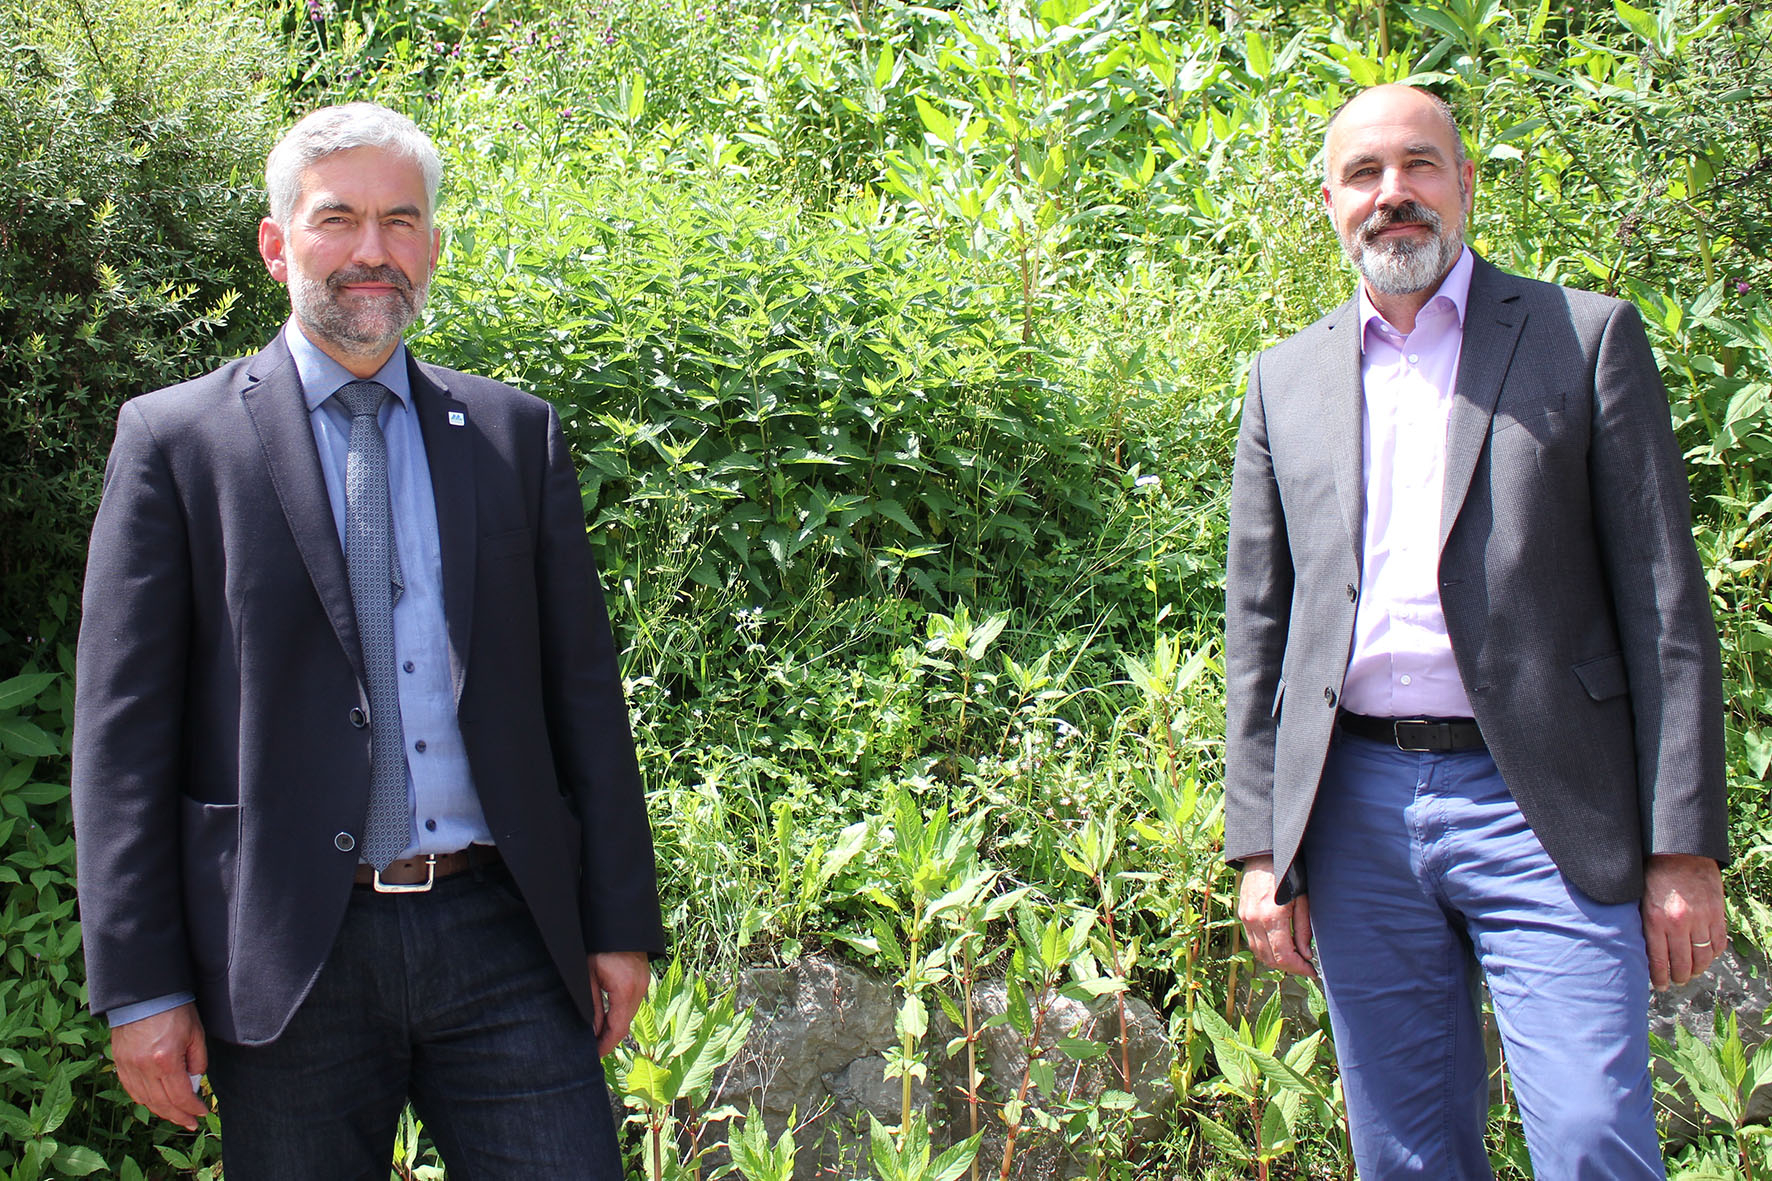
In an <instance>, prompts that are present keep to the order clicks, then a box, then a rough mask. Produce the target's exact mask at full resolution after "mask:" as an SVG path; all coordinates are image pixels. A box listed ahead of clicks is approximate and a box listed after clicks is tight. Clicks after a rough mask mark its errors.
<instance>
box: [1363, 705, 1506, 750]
mask: <svg viewBox="0 0 1772 1181" xmlns="http://www.w3.org/2000/svg"><path fill="white" fill-rule="evenodd" d="M1336 724H1337V725H1339V726H1340V727H1341V728H1342V729H1343V730H1346V731H1347V732H1348V733H1349V734H1352V735H1354V736H1356V737H1358V738H1368V739H1371V740H1372V741H1373V742H1383V743H1386V744H1388V745H1391V746H1395V747H1396V748H1397V749H1398V750H1407V751H1414V752H1440V751H1453V750H1486V749H1488V743H1486V742H1484V741H1483V732H1482V731H1481V730H1479V729H1477V723H1476V722H1475V721H1473V720H1472V719H1470V718H1369V717H1367V716H1366V715H1365V714H1350V713H1347V712H1345V711H1344V712H1343V713H1342V714H1341V715H1340V716H1339V717H1338V718H1337V719H1336Z"/></svg>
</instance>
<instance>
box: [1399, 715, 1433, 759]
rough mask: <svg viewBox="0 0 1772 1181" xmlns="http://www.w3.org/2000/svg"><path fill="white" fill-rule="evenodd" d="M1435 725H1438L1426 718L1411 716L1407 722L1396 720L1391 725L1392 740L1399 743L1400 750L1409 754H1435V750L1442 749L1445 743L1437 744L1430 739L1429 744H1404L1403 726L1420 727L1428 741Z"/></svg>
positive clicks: (1423, 737)
mask: <svg viewBox="0 0 1772 1181" xmlns="http://www.w3.org/2000/svg"><path fill="white" fill-rule="evenodd" d="M1435 725H1436V723H1434V722H1430V721H1428V720H1427V719H1426V718H1411V719H1409V720H1408V721H1406V722H1394V723H1392V725H1391V741H1393V742H1395V743H1396V744H1397V749H1398V750H1400V751H1403V752H1405V753H1407V754H1412V755H1421V754H1433V753H1434V752H1435V751H1437V750H1440V749H1441V748H1442V747H1443V746H1444V745H1445V744H1444V743H1442V744H1441V745H1440V746H1435V745H1433V744H1432V742H1431V741H1430V742H1429V744H1428V745H1427V746H1404V745H1403V727H1404V726H1409V727H1411V728H1415V727H1419V732H1420V736H1421V739H1422V740H1424V741H1427V740H1428V735H1429V734H1432V733H1433V730H1434V726H1435Z"/></svg>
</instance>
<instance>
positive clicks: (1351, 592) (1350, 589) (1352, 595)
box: [1347, 582, 1360, 603]
mask: <svg viewBox="0 0 1772 1181" xmlns="http://www.w3.org/2000/svg"><path fill="white" fill-rule="evenodd" d="M1359 597H1360V592H1359V589H1358V588H1356V587H1355V586H1354V584H1353V583H1351V582H1350V583H1348V584H1347V601H1348V602H1350V603H1351V602H1353V601H1354V600H1355V599H1358V598H1359Z"/></svg>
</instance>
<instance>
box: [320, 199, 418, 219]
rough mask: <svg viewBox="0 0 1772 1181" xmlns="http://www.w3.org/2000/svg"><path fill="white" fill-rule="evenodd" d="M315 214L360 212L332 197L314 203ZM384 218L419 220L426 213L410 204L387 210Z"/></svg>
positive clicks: (354, 207) (346, 202)
mask: <svg viewBox="0 0 1772 1181" xmlns="http://www.w3.org/2000/svg"><path fill="white" fill-rule="evenodd" d="M313 212H315V213H356V212H358V210H357V208H356V206H354V205H352V204H351V203H350V202H349V201H344V200H340V199H339V198H337V197H332V198H325V197H322V198H321V199H320V200H318V201H315V202H314V205H313ZM382 216H383V217H410V218H413V219H415V220H417V219H420V218H423V217H424V213H423V211H422V210H420V209H419V207H418V206H416V205H413V204H411V203H408V204H405V205H396V206H394V207H393V208H392V209H389V210H386V211H385V212H383V214H382Z"/></svg>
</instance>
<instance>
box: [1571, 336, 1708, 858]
mask: <svg viewBox="0 0 1772 1181" xmlns="http://www.w3.org/2000/svg"><path fill="white" fill-rule="evenodd" d="M1594 398H1595V405H1594V407H1593V434H1592V439H1591V444H1590V451H1589V480H1590V482H1591V489H1592V501H1593V505H1594V515H1595V527H1596V531H1597V533H1598V535H1599V542H1600V551H1601V560H1602V561H1603V562H1604V564H1605V568H1606V577H1607V581H1608V583H1609V586H1610V590H1611V593H1612V599H1613V606H1614V608H1615V610H1616V613H1617V621H1618V631H1619V639H1620V645H1621V652H1622V656H1623V659H1624V666H1625V674H1626V679H1627V682H1628V685H1629V689H1630V703H1631V713H1632V723H1633V728H1634V733H1635V741H1636V756H1637V793H1638V800H1639V804H1640V807H1641V810H1642V821H1643V833H1644V841H1645V843H1646V845H1647V847H1646V849H1645V850H1644V851H1645V852H1646V853H1651V854H1652V853H1695V854H1700V855H1703V856H1706V857H1711V858H1714V859H1716V860H1717V861H1719V862H1724V863H1726V862H1727V860H1728V856H1729V850H1728V808H1727V801H1726V773H1725V769H1724V755H1723V701H1722V665H1721V659H1720V656H1719V653H1718V645H1717V630H1716V622H1715V620H1714V618H1713V617H1712V615H1711V610H1710V593H1709V589H1708V586H1707V584H1706V582H1705V578H1704V572H1703V569H1702V568H1701V566H1700V564H1699V561H1698V553H1697V549H1696V547H1695V546H1694V544H1693V540H1692V518H1691V503H1692V492H1691V486H1690V484H1689V483H1688V482H1687V478H1686V469H1685V465H1684V463H1683V462H1682V460H1681V457H1680V452H1679V446H1678V444H1677V443H1676V442H1675V440H1674V436H1673V431H1672V428H1671V427H1670V425H1669V421H1668V418H1669V416H1668V400H1667V391H1666V389H1665V388H1664V387H1663V386H1662V383H1661V378H1660V374H1659V372H1658V370H1657V368H1656V365H1655V358H1654V354H1653V353H1652V352H1651V351H1650V348H1649V341H1648V337H1647V336H1646V335H1645V333H1644V331H1643V324H1642V319H1641V317H1640V315H1639V314H1638V312H1637V309H1636V307H1635V306H1634V305H1632V304H1630V303H1619V304H1616V305H1614V307H1613V309H1612V312H1611V315H1610V316H1609V317H1608V319H1607V320H1606V323H1605V325H1604V328H1603V329H1602V333H1601V337H1600V344H1599V353H1598V363H1597V368H1596V372H1595V380H1594Z"/></svg>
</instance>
